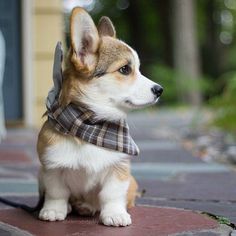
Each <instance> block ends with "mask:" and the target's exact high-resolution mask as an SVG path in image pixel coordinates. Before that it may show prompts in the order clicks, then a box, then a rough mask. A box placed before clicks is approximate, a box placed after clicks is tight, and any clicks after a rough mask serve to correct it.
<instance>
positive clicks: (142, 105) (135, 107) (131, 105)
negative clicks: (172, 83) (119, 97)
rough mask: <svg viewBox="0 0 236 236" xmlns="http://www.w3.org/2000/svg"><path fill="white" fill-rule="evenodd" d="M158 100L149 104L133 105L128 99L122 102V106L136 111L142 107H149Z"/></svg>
mask: <svg viewBox="0 0 236 236" xmlns="http://www.w3.org/2000/svg"><path fill="white" fill-rule="evenodd" d="M158 100H159V98H156V99H154V100H153V101H151V102H146V103H140V104H137V103H134V102H133V101H131V100H129V99H126V100H125V101H124V104H125V106H126V107H128V108H132V109H138V108H144V107H147V106H151V105H153V104H155V103H156V102H157V101H158Z"/></svg>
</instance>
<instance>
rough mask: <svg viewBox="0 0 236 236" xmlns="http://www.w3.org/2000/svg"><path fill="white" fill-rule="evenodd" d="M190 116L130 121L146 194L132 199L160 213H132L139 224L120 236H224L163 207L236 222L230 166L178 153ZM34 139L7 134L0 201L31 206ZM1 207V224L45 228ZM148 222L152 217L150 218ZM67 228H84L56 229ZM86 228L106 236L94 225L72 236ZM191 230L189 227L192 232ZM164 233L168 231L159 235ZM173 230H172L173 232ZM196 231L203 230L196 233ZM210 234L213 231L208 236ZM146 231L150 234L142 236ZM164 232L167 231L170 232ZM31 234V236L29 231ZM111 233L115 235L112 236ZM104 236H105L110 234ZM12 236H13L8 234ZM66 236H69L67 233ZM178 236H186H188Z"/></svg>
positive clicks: (0, 148)
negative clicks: (181, 133)
mask: <svg viewBox="0 0 236 236" xmlns="http://www.w3.org/2000/svg"><path fill="white" fill-rule="evenodd" d="M192 116H193V114H191V113H189V112H188V113H186V114H184V112H181V113H177V114H173V113H171V112H159V114H156V112H147V113H146V114H140V113H135V114H133V115H132V116H131V119H130V120H131V125H130V126H131V132H132V133H133V134H134V138H135V140H137V143H138V144H139V146H140V148H141V156H140V157H139V158H136V159H135V158H134V159H133V166H132V171H133V173H134V175H135V176H136V178H137V179H138V182H139V185H140V190H142V189H145V191H146V192H145V194H144V196H143V197H141V198H139V199H138V200H137V203H138V204H145V205H149V206H155V207H161V208H148V209H146V208H145V209H144V208H142V207H137V208H135V209H133V210H132V211H133V212H134V213H133V214H134V221H135V220H136V217H137V221H136V222H140V223H138V224H133V225H132V227H128V228H127V229H119V230H122V235H134V233H135V232H136V233H135V235H161V236H162V235H170V234H174V233H178V232H183V231H193V234H192V235H201V236H203V235H227V234H220V229H218V227H219V225H218V224H217V223H216V222H215V221H212V220H211V219H209V218H206V216H202V215H199V214H198V213H194V212H191V211H187V212H186V211H183V210H180V214H187V215H188V214H190V215H191V214H193V215H191V216H192V217H193V218H192V217H186V218H184V219H185V221H184V222H183V221H182V216H181V217H175V216H174V214H173V211H174V209H172V208H166V207H174V208H175V207H177V208H182V209H183V208H184V209H190V210H195V211H196V210H197V211H207V212H211V213H213V214H217V215H223V216H226V217H228V218H229V219H230V220H231V221H232V222H234V223H236V191H235V188H234V186H235V184H234V183H235V180H236V173H235V172H234V171H232V169H231V167H229V166H224V165H221V164H217V163H205V162H203V161H202V160H200V159H199V158H197V157H194V156H193V155H192V154H191V153H189V152H188V151H186V150H184V149H183V147H182V146H181V142H180V140H178V135H177V133H178V129H185V128H186V127H187V126H188V125H189V124H190V122H191V119H192ZM36 137H37V131H36V130H27V129H18V130H16V129H12V130H9V131H8V137H7V139H6V140H4V141H3V142H2V143H1V144H0V195H1V196H5V197H8V198H11V199H14V200H17V201H19V202H25V203H28V204H31V205H34V204H35V203H36V201H37V169H38V160H37V156H36V152H35V143H36ZM0 208H1V209H5V211H0V220H1V221H3V222H7V223H8V224H9V223H10V224H12V225H15V226H19V228H20V229H22V230H30V229H28V228H27V227H26V228H25V226H24V224H23V225H20V222H19V224H18V223H17V221H15V222H12V221H11V220H10V219H11V218H12V217H13V215H14V216H18V219H19V217H20V218H21V216H22V219H24V217H26V218H27V220H29V222H31V223H29V227H30V225H31V224H32V225H34V224H36V225H38V224H40V225H41V224H43V225H45V226H44V227H46V224H44V222H43V223H42V222H39V221H36V220H35V218H32V216H31V218H29V217H30V215H27V214H25V213H23V212H22V211H20V210H8V207H6V206H4V205H0ZM6 209H7V211H6ZM162 210H163V211H162ZM148 211H149V212H148ZM163 212H164V213H165V214H166V215H165V214H164V213H163ZM181 212H182V213H181ZM131 214H132V212H131ZM158 214H159V215H158ZM160 214H161V215H160ZM140 215H142V217H143V218H144V220H146V221H145V222H146V223H145V225H146V226H147V227H146V228H145V229H144V230H147V231H140V228H139V227H138V226H139V225H141V226H142V227H143V225H142V222H143V221H142V220H143V219H142V220H141V218H138V216H140ZM154 215H155V217H156V218H155V217H154ZM190 215H189V216H190ZM152 216H153V217H152ZM4 217H6V218H7V219H8V220H6V218H4ZM148 217H151V219H150V218H148ZM194 217H199V219H201V220H203V223H204V222H205V223H206V225H207V222H208V223H209V222H214V224H213V225H214V226H211V227H208V226H204V225H202V226H201V224H198V223H197V222H196V221H195V220H194V219H195V218H194ZM202 217H203V218H202ZM12 219H13V218H12ZM186 219H188V220H189V221H188V220H186ZM138 220H140V221H138ZM194 222H195V223H194ZM21 223H22V222H21ZM72 223H76V224H79V225H81V224H82V225H83V223H84V222H83V220H82V219H80V218H79V219H77V220H75V218H73V216H72V218H70V219H69V220H68V221H65V222H64V223H62V226H60V227H62V228H63V227H64V228H63V230H66V229H67V227H68V225H72ZM48 224H49V225H52V224H53V223H52V224H51V223H48ZM209 224H211V223H209ZM86 225H87V226H86ZM91 225H92V226H93V227H94V229H96V230H102V232H103V233H104V234H102V235H105V233H106V232H105V231H103V230H104V227H102V226H99V227H102V229H100V228H96V227H98V226H95V225H97V223H96V220H94V221H92V223H91V222H90V223H89V228H90V230H88V231H86V227H88V224H85V225H83V226H81V227H82V228H83V227H85V228H83V231H78V232H81V234H79V233H78V234H74V235H84V234H86V235H97V234H88V232H91ZM181 225H182V226H184V227H186V229H184V228H178V227H179V226H181ZM190 226H191V227H192V226H193V228H191V227H190ZM196 226H201V227H202V228H201V227H200V228H194V227H196ZM58 227H59V224H58V223H55V228H58ZM60 227H59V228H60ZM73 227H74V226H73ZM73 227H72V228H73ZM165 227H166V228H165ZM188 227H190V228H188ZM204 227H205V228H204ZM3 228H4V226H3V225H2V226H1V224H0V229H2V230H3ZM46 228H47V227H46ZM49 228H50V227H49ZM51 228H53V227H51ZM105 228H106V227H105ZM164 228H165V230H167V231H161V230H164ZM8 229H9V228H8ZM73 229H74V230H75V231H73V233H75V232H77V231H76V230H77V228H73ZM174 229H176V230H177V231H175V232H174V231H173V230H174ZM201 229H202V231H199V230H201ZM212 229H214V230H213V231H212ZM9 230H10V229H9ZM106 230H108V231H107V232H112V234H114V235H121V233H119V232H121V231H119V230H118V229H117V230H116V231H110V230H112V229H106ZM148 230H149V232H150V234H147V232H148ZM152 230H153V231H152ZM158 230H159V231H158ZM168 230H172V231H171V232H170V231H168ZM221 230H222V229H221ZM226 231H228V229H224V230H223V231H222V232H224V233H225V232H226ZM1 232H3V231H1V230H0V235H1ZM11 232H12V231H11ZM30 232H31V233H32V232H34V231H30ZM62 232H67V231H62ZM99 232H100V231H99ZM115 232H118V233H117V234H115ZM137 232H145V234H141V233H140V234H137ZM151 232H153V234H152V233H151ZM158 232H159V233H158ZM222 232H221V233H222ZM24 233H25V232H24ZM24 233H23V235H24ZM207 233H208V234H207ZM34 234H35V232H34ZM107 234H108V235H110V234H109V233H107ZM6 235H7V234H6ZM11 235H14V234H13V233H12V234H11ZM19 235H20V234H19ZM36 235H42V234H36ZM44 235H45V234H44ZM52 235H53V234H52ZM56 235H59V234H56ZM64 235H66V234H64ZM68 235H71V234H70V233H69V231H68ZM179 235H190V234H189V233H188V232H187V233H181V234H179Z"/></svg>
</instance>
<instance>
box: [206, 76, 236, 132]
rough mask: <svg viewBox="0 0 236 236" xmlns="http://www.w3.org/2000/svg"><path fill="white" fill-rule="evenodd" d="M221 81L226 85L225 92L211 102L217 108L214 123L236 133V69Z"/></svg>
mask: <svg viewBox="0 0 236 236" xmlns="http://www.w3.org/2000/svg"><path fill="white" fill-rule="evenodd" d="M220 81H221V84H226V86H225V88H224V91H223V93H222V94H221V95H220V96H217V97H215V98H213V99H212V100H211V102H210V104H211V105H212V106H213V107H214V108H215V110H216V115H215V120H214V121H213V124H215V125H217V126H220V127H222V128H224V129H227V130H228V131H231V132H233V133H236V71H233V72H228V73H226V74H224V75H223V76H222V78H221V80H220Z"/></svg>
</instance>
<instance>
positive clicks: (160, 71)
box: [64, 0, 236, 127]
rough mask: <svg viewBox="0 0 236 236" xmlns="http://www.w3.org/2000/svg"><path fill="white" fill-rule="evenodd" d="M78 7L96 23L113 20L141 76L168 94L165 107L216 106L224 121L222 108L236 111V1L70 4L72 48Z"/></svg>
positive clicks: (93, 0) (131, 0) (94, 0)
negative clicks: (135, 54)
mask: <svg viewBox="0 0 236 236" xmlns="http://www.w3.org/2000/svg"><path fill="white" fill-rule="evenodd" d="M76 5H80V6H83V7H85V8H86V9H87V10H88V11H89V12H90V14H91V15H92V16H93V18H94V19H95V22H98V20H99V18H100V17H101V16H102V15H107V16H109V17H110V18H111V19H112V21H113V22H114V24H115V27H116V30H117V35H118V38H121V39H122V40H124V41H125V42H127V43H128V44H130V45H131V46H132V47H133V48H134V49H135V50H136V51H137V52H138V54H139V57H140V60H141V71H142V72H143V73H144V74H145V75H146V76H147V77H149V78H151V79H152V80H154V81H156V82H158V83H160V84H161V85H163V87H164V88H165V92H164V94H163V97H162V101H161V103H162V104H163V105H176V104H187V105H195V106H199V105H200V104H209V102H210V104H214V106H215V109H218V108H217V106H218V105H219V107H220V110H221V112H220V113H221V116H222V108H223V109H224V108H225V109H226V110H232V109H234V111H236V104H235V103H234V102H231V100H230V99H231V97H235V96H234V94H233V95H229V94H230V93H233V91H234V90H233V89H230V87H231V86H233V85H232V84H234V86H235V84H236V82H235V79H234V78H235V74H236V73H235V72H236V0H158V1H156V0H109V1H108V0H87V1H83V0H77V1H76V0H74V1H71V0H64V6H65V19H66V22H67V23H66V35H67V42H69V39H68V35H69V32H68V19H69V13H70V11H71V9H72V8H73V7H74V6H76ZM226 90H227V92H226ZM226 93H227V94H228V95H227V96H226V95H225V94H226ZM226 97H227V99H226ZM224 100H227V101H226V102H223V101H224ZM229 100H230V101H229ZM212 101H213V102H212ZM218 101H222V102H221V103H219V102H218ZM222 104H224V106H223V107H222ZM227 104H230V105H227ZM227 106H229V107H230V108H227ZM223 113H224V112H223ZM231 113H236V112H230V114H228V113H227V112H225V114H226V120H227V116H228V115H232V114H231ZM235 118H236V115H235ZM232 120H233V122H235V121H236V119H232ZM235 123H236V122H235ZM235 127H236V124H235Z"/></svg>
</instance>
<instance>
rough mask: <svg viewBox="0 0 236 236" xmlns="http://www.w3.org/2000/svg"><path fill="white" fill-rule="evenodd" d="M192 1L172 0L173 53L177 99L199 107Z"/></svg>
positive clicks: (197, 57) (196, 45)
mask: <svg viewBox="0 0 236 236" xmlns="http://www.w3.org/2000/svg"><path fill="white" fill-rule="evenodd" d="M194 3H195V2H194V0H173V1H172V4H173V6H172V7H173V52H174V66H175V69H176V70H177V74H178V75H177V76H176V82H177V87H178V91H179V97H180V99H181V100H182V101H183V102H184V103H189V104H191V105H196V106H197V105H200V104H201V101H202V96H201V91H200V86H199V77H200V65H199V53H198V43H197V35H196V21H195V5H194Z"/></svg>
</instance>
